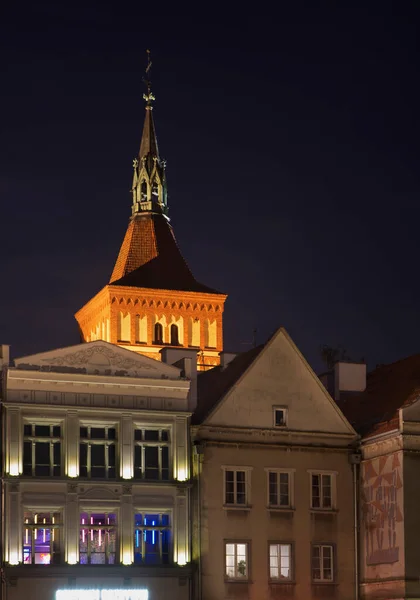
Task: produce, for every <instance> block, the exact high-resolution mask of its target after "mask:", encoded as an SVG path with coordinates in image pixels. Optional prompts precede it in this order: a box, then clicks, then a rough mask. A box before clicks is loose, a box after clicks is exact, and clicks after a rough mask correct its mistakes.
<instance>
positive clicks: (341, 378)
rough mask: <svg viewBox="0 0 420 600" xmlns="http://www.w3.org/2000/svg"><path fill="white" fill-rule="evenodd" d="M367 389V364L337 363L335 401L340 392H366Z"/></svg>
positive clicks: (335, 368)
mask: <svg viewBox="0 0 420 600" xmlns="http://www.w3.org/2000/svg"><path fill="white" fill-rule="evenodd" d="M365 389H366V363H351V362H337V363H335V365H334V399H335V400H336V402H339V400H340V392H364V391H365Z"/></svg>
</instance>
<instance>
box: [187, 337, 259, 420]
mask: <svg viewBox="0 0 420 600" xmlns="http://www.w3.org/2000/svg"><path fill="white" fill-rule="evenodd" d="M267 343H268V342H267ZM267 343H266V344H261V345H260V346H257V347H256V348H252V349H251V350H248V351H247V352H243V353H242V354H238V356H236V357H235V358H234V359H233V360H232V361H231V362H230V363H229V364H228V365H227V366H226V367H221V366H219V367H214V368H213V369H210V370H209V371H204V372H202V373H199V374H198V378H197V396H198V400H197V408H196V410H195V412H194V415H193V417H192V421H193V423H195V424H198V423H201V422H202V421H203V420H204V419H205V418H206V417H207V415H208V414H209V413H210V412H211V411H212V409H213V408H214V407H215V406H216V405H217V404H218V403H219V402H220V400H222V398H224V396H226V394H227V393H228V392H229V390H231V389H232V388H233V386H234V385H235V384H236V383H237V382H238V381H239V379H240V378H241V376H242V375H243V374H244V373H245V372H246V371H247V369H248V368H249V367H250V366H251V364H252V363H253V362H254V360H255V359H256V358H257V356H258V355H259V354H260V353H261V351H262V350H263V349H264V347H265V346H266V345H267Z"/></svg>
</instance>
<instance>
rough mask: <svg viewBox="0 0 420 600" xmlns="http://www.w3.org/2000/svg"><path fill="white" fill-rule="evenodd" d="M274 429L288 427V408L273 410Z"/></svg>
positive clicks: (275, 408)
mask: <svg viewBox="0 0 420 600" xmlns="http://www.w3.org/2000/svg"><path fill="white" fill-rule="evenodd" d="M273 418H274V427H287V408H277V407H274V409H273Z"/></svg>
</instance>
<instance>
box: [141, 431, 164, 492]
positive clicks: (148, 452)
mask: <svg viewBox="0 0 420 600" xmlns="http://www.w3.org/2000/svg"><path fill="white" fill-rule="evenodd" d="M169 440H170V438H169V429H143V428H138V429H135V430H134V477H135V478H137V479H154V480H161V481H168V480H169V444H170V441H169Z"/></svg>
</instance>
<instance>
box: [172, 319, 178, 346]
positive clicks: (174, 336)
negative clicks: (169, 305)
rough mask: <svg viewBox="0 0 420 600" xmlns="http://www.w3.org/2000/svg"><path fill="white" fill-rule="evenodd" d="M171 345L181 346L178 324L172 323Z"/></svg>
mask: <svg viewBox="0 0 420 600" xmlns="http://www.w3.org/2000/svg"><path fill="white" fill-rule="evenodd" d="M171 346H179V335H178V325H175V324H174V323H172V325H171Z"/></svg>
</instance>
